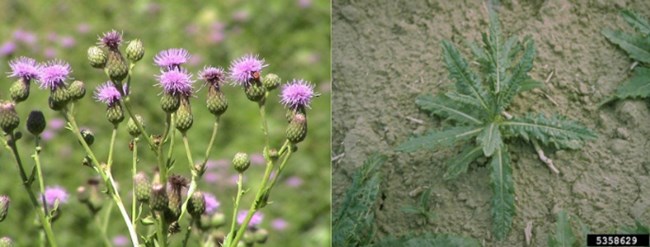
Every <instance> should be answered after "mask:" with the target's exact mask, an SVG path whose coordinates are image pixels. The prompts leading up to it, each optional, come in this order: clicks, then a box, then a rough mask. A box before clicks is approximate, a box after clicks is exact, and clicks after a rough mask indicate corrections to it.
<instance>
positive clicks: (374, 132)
mask: <svg viewBox="0 0 650 247" xmlns="http://www.w3.org/2000/svg"><path fill="white" fill-rule="evenodd" d="M487 4H488V3H484V2H482V1H407V0H404V1H385V2H381V3H369V2H364V1H352V0H351V1H341V0H335V1H334V2H333V17H332V23H333V27H332V31H333V35H332V37H333V40H332V47H333V50H332V55H333V56H332V59H333V62H332V63H333V64H332V69H333V74H332V76H333V90H334V97H333V99H332V106H333V137H332V153H333V157H335V159H334V161H333V178H332V187H333V207H334V208H333V211H335V212H336V210H337V206H338V205H339V203H340V202H341V195H342V194H343V192H344V190H345V188H346V187H347V186H348V185H349V184H350V182H351V177H350V176H351V174H352V173H353V171H354V170H355V169H356V168H357V167H358V166H360V165H361V164H362V163H363V161H364V160H365V159H366V157H367V155H368V154H370V153H372V152H374V151H379V152H384V153H386V154H388V155H390V156H391V159H390V160H389V161H388V162H387V163H386V165H385V166H384V167H383V169H384V171H383V173H384V174H386V175H385V176H386V178H385V179H384V183H383V185H382V191H383V193H384V195H385V199H384V200H383V201H382V202H381V203H378V205H377V206H376V212H377V222H376V225H377V229H378V231H379V237H381V236H385V235H404V234H407V233H425V232H439V233H453V234H458V235H464V236H470V237H474V238H477V239H479V241H481V242H482V243H484V245H485V246H524V244H525V237H524V228H525V227H526V225H527V224H528V222H532V225H533V229H532V234H533V235H532V241H531V246H546V241H547V238H548V235H549V234H552V232H553V230H554V229H555V228H554V227H555V225H554V224H555V215H556V213H557V212H558V211H559V210H561V209H564V210H566V211H567V212H568V213H570V214H573V215H576V216H577V217H578V218H579V219H580V220H581V221H582V222H583V223H584V224H586V225H587V226H588V227H589V228H590V229H591V232H592V233H613V232H615V229H616V228H617V227H620V226H624V225H634V221H635V219H636V220H639V221H640V222H642V223H645V224H648V223H650V152H648V151H647V150H649V148H650V125H648V124H647V123H649V122H650V109H649V106H650V102H649V101H647V100H622V101H616V102H615V103H612V104H609V105H607V106H604V107H602V108H598V107H597V104H598V103H599V102H600V101H602V100H604V99H605V98H606V97H608V96H610V95H612V94H613V92H614V90H615V88H616V87H617V86H618V85H620V84H621V83H622V82H623V80H625V79H626V78H627V77H628V76H629V74H630V70H629V69H630V65H631V64H632V60H631V59H629V58H628V57H627V56H626V55H625V53H624V52H623V51H622V50H620V49H618V48H617V47H616V46H615V45H612V44H610V43H609V42H607V40H606V39H605V37H603V36H602V35H601V33H600V31H601V30H602V29H603V28H610V29H622V30H626V31H628V32H631V31H632V30H631V29H630V28H629V27H628V26H627V25H626V23H625V22H624V21H623V20H622V18H620V17H619V16H618V12H619V10H620V9H622V8H627V9H631V10H635V11H637V12H638V13H639V14H640V15H642V16H646V17H648V16H650V2H648V1H616V2H614V1H587V0H570V1H569V0H559V1H532V2H525V1H511V2H507V3H505V2H502V5H500V6H498V7H497V8H498V10H499V18H500V20H501V22H502V29H503V32H504V34H507V35H510V34H515V35H518V36H520V37H523V36H525V35H532V36H533V39H534V40H535V45H536V48H537V51H538V55H537V58H536V59H535V65H534V67H533V70H532V71H531V73H530V75H531V76H532V77H533V78H534V79H536V80H538V81H542V82H545V88H544V89H542V90H534V91H531V92H526V93H523V94H520V95H519V96H518V97H517V98H516V99H515V101H514V104H513V106H512V107H511V108H510V109H509V112H511V113H513V114H515V115H521V114H523V113H525V112H528V111H533V112H543V113H545V114H546V115H550V114H552V113H558V114H563V115H566V116H569V118H571V119H574V120H578V121H580V122H582V123H584V124H586V125H587V126H588V127H589V128H591V129H593V130H595V131H596V132H597V133H598V135H599V138H598V139H597V140H595V141H591V142H588V143H587V144H586V145H585V146H584V147H583V149H581V150H575V151H555V150H552V149H545V150H546V152H547V154H548V155H549V156H550V158H551V159H553V160H554V162H555V164H556V166H558V169H559V170H560V175H555V174H553V173H552V172H551V171H550V170H549V169H548V168H547V167H546V166H545V165H544V164H543V163H542V162H540V161H539V159H538V158H537V156H536V155H535V152H534V150H533V148H532V146H531V145H529V144H526V143H511V144H513V145H509V146H510V150H511V153H512V154H513V155H512V159H513V162H512V165H513V173H514V174H513V178H514V182H515V193H516V199H515V200H516V202H515V204H516V208H517V215H516V216H515V218H514V220H513V226H512V230H511V232H510V234H509V236H508V238H507V239H505V240H504V241H502V242H497V241H496V240H494V237H493V236H491V231H492V225H491V224H492V222H491V217H490V204H489V202H490V197H491V195H492V192H491V190H490V188H489V167H487V166H485V165H484V164H476V163H474V164H472V165H470V168H469V170H468V172H467V173H465V174H464V175H461V176H460V177H459V178H458V179H456V180H451V181H444V180H443V179H442V174H443V173H444V170H445V168H446V165H447V164H446V161H447V159H448V158H450V157H452V155H453V154H455V153H457V152H458V151H459V150H458V148H444V149H440V150H437V151H419V152H415V153H410V154H407V153H395V152H393V151H392V149H393V147H395V146H397V145H398V144H400V143H401V142H403V141H405V140H407V139H408V138H409V137H410V136H413V135H419V134H422V133H423V132H424V131H425V130H427V129H431V128H439V127H440V126H443V125H445V124H447V123H444V122H440V121H439V120H438V119H431V118H430V117H429V116H427V114H426V113H424V112H422V111H419V110H418V109H417V107H416V105H415V103H414V99H415V97H416V96H418V95H420V94H422V93H437V92H440V91H441V90H445V88H446V87H448V86H451V85H452V84H451V81H450V80H449V79H448V78H447V76H448V74H447V71H446V69H445V67H444V64H443V62H442V55H441V48H440V43H441V40H443V39H450V40H452V42H454V43H455V44H457V45H458V47H459V48H460V49H461V52H462V53H463V55H464V56H465V57H466V58H468V59H469V60H470V61H471V59H472V57H471V56H469V54H470V52H469V50H468V49H467V46H466V45H465V44H466V43H465V42H466V41H476V40H477V39H478V38H480V33H481V32H486V31H487V19H488V18H487ZM426 187H431V188H432V195H431V200H432V201H431V205H432V210H433V212H435V213H436V215H437V217H436V219H435V220H433V221H432V222H428V223H427V222H424V223H423V222H422V221H420V220H417V219H414V217H415V216H413V215H408V214H405V213H404V212H403V211H402V210H401V208H402V206H403V205H405V204H412V203H414V202H415V201H417V199H418V195H417V193H416V192H417V191H419V190H423V188H426ZM380 204H381V206H380ZM582 241H584V240H582Z"/></svg>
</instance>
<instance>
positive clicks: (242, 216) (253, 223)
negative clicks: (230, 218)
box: [237, 210, 264, 227]
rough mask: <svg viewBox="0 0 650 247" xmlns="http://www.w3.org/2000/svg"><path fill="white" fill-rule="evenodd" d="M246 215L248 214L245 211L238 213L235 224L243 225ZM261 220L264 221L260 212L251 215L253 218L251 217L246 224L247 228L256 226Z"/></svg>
mask: <svg viewBox="0 0 650 247" xmlns="http://www.w3.org/2000/svg"><path fill="white" fill-rule="evenodd" d="M246 214H248V211H247V210H241V211H239V213H238V214H237V224H240V225H241V224H242V223H244V220H245V219H246ZM263 219H264V215H263V214H262V212H259V211H258V212H255V213H254V214H253V217H251V221H250V222H248V226H249V227H251V226H257V225H259V224H261V223H262V220H263Z"/></svg>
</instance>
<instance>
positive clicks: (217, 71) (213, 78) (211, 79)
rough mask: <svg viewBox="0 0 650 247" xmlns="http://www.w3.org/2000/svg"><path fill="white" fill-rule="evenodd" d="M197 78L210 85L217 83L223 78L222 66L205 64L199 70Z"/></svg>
mask: <svg viewBox="0 0 650 247" xmlns="http://www.w3.org/2000/svg"><path fill="white" fill-rule="evenodd" d="M199 78H201V80H204V81H205V82H206V83H208V84H210V85H218V84H219V83H221V82H222V81H224V79H225V73H224V71H223V69H222V68H216V67H212V66H206V67H204V68H203V70H201V72H199Z"/></svg>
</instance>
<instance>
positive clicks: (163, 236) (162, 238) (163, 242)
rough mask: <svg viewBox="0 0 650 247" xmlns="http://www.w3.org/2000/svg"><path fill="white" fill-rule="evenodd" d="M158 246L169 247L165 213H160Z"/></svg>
mask: <svg viewBox="0 0 650 247" xmlns="http://www.w3.org/2000/svg"><path fill="white" fill-rule="evenodd" d="M157 214H158V224H156V225H158V233H157V235H158V245H159V246H160V247H166V246H167V231H166V230H165V229H166V228H167V227H165V213H164V212H158V213H157Z"/></svg>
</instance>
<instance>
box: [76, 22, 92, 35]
mask: <svg viewBox="0 0 650 247" xmlns="http://www.w3.org/2000/svg"><path fill="white" fill-rule="evenodd" d="M77 32H79V33H88V32H90V24H88V23H79V25H77Z"/></svg>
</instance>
